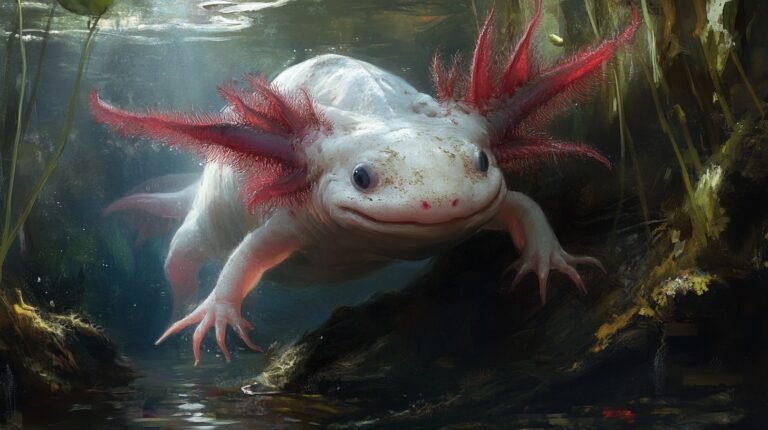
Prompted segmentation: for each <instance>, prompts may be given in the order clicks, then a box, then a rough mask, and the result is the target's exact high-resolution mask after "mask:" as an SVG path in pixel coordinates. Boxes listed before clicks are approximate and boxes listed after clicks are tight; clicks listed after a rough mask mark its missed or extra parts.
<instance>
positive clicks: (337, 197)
mask: <svg viewBox="0 0 768 430" xmlns="http://www.w3.org/2000/svg"><path fill="white" fill-rule="evenodd" d="M540 17H541V2H540V1H539V2H538V8H537V11H536V13H535V15H534V16H533V18H532V20H531V21H530V22H529V23H528V25H527V27H526V28H525V31H524V33H523V35H522V37H521V38H520V40H519V42H518V43H517V45H516V47H515V49H514V50H512V52H511V53H510V54H509V56H508V57H507V58H506V59H505V60H504V61H502V60H501V59H500V58H499V56H498V55H497V54H496V52H495V49H494V46H493V45H494V41H493V37H492V35H493V34H494V13H493V11H491V13H490V14H489V16H488V19H487V20H486V22H485V25H484V26H483V28H482V29H481V31H480V34H479V36H478V41H477V44H476V48H475V52H474V56H473V59H472V62H471V64H470V70H469V73H468V76H464V74H463V73H462V71H461V62H460V61H458V60H455V61H453V62H452V63H451V64H450V65H449V66H445V65H443V64H442V62H441V59H440V55H439V54H436V55H435V57H434V59H433V63H432V77H433V81H434V83H435V87H436V93H437V94H436V96H437V97H432V96H429V95H427V94H423V93H419V92H418V91H417V90H416V89H415V88H414V87H412V86H411V85H409V84H408V83H407V82H405V81H404V80H403V79H401V78H399V77H397V76H395V75H393V74H391V73H389V72H386V71H384V70H382V69H380V68H378V67H376V66H374V65H371V64H369V63H366V62H363V61H360V60H356V59H353V58H349V57H344V56H339V55H322V56H319V57H315V58H312V59H310V60H307V61H305V62H302V63H300V64H297V65H295V66H293V67H290V68H288V69H287V70H285V71H283V72H282V73H281V74H280V75H279V76H277V77H276V78H275V79H274V80H273V81H271V82H270V81H268V80H267V79H266V78H264V77H257V76H248V77H246V79H245V80H246V83H247V87H246V88H244V87H241V86H237V85H236V84H234V83H232V84H227V85H224V86H221V87H220V88H219V92H220V94H221V95H222V97H223V98H224V99H225V100H226V102H227V107H226V108H225V109H224V110H222V111H221V112H220V113H216V114H195V113H183V114H182V113H160V112H149V113H145V114H139V113H131V112H127V111H124V110H121V109H118V108H116V107H113V106H110V105H108V104H107V103H105V102H103V101H102V100H100V99H99V97H98V96H97V95H96V93H93V94H92V96H91V107H92V112H93V114H94V117H95V118H96V120H97V121H99V122H102V123H104V124H107V125H108V126H110V127H111V128H113V129H114V130H116V131H117V132H118V133H121V134H123V135H126V136H134V137H144V138H150V139H155V140H159V141H162V142H164V143H166V144H168V145H170V146H173V147H177V148H181V149H186V150H191V151H193V152H195V153H197V154H198V155H199V156H200V157H201V158H202V159H203V161H204V162H205V169H204V172H203V174H202V178H201V179H200V180H198V181H195V182H194V183H192V184H191V185H189V186H187V187H186V188H184V189H182V190H180V191H175V192H172V193H156V194H141V195H132V196H128V197H125V198H123V199H121V200H119V201H118V202H115V203H114V204H113V205H112V206H110V208H112V210H113V211H114V210H129V209H130V210H144V211H148V212H150V213H152V214H155V215H158V216H161V217H164V218H177V219H179V220H182V222H181V226H180V227H179V229H178V230H177V231H176V233H175V235H174V236H173V239H172V241H171V246H170V250H169V252H168V256H167V259H166V272H167V277H168V279H169V281H170V283H171V286H172V289H173V293H174V306H175V314H176V315H177V316H179V317H181V318H180V319H179V320H178V321H177V322H176V323H174V324H173V325H171V327H170V328H169V329H168V330H167V331H166V332H165V333H164V334H163V335H162V336H161V337H160V339H159V340H158V343H159V342H161V341H162V340H164V339H166V338H167V337H168V336H170V335H173V334H174V333H178V332H179V331H181V330H183V329H184V328H186V327H188V326H191V325H196V326H197V328H196V329H195V332H194V336H193V349H194V355H195V363H196V364H197V363H198V362H199V359H200V344H201V342H202V339H203V336H204V335H205V333H206V332H208V331H209V330H210V329H211V328H213V329H214V331H215V334H216V340H217V342H218V345H219V347H220V348H221V350H222V352H223V354H224V356H225V357H226V359H227V360H229V358H230V355H229V352H228V351H227V348H226V345H225V333H226V329H227V326H231V327H232V328H233V329H234V331H235V333H236V334H237V335H238V336H239V337H240V338H242V340H243V341H244V342H245V343H246V344H247V345H248V346H250V347H251V348H253V349H257V350H258V349H259V347H258V346H256V345H255V344H254V343H253V342H252V341H251V340H250V338H249V337H248V334H247V331H248V330H251V329H253V326H252V325H251V323H250V322H248V321H247V320H245V319H244V318H243V317H242V316H241V309H240V308H241V304H242V302H243V299H244V297H245V296H246V295H247V294H248V293H249V292H250V291H251V290H252V289H254V288H255V287H256V286H257V285H258V284H259V281H260V279H261V278H262V275H263V274H264V273H265V272H266V271H269V270H272V269H276V270H280V269H284V268H285V267H284V266H291V267H290V270H286V271H285V272H289V273H292V274H295V275H302V276H305V277H306V278H308V279H334V278H336V279H346V278H351V277H356V276H360V275H362V274H365V273H367V272H370V271H372V270H376V269H379V268H381V267H382V266H384V265H386V264H388V263H389V262H392V261H393V260H396V259H423V258H427V257H429V256H431V255H433V253H435V252H436V251H439V250H442V249H445V248H446V247H450V246H452V245H454V244H456V243H458V242H460V241H462V240H465V239H467V238H469V237H471V236H472V235H473V234H475V233H477V232H478V231H480V230H482V229H489V228H490V229H504V230H507V231H508V232H509V233H510V235H511V236H512V240H513V242H514V244H515V246H516V247H517V248H518V249H519V251H520V254H521V257H520V259H519V260H518V261H517V262H516V263H515V265H514V266H513V267H514V268H515V269H517V275H516V278H515V281H514V282H517V281H519V280H520V279H521V278H522V277H523V276H525V275H526V274H528V273H531V272H533V273H534V274H535V275H536V276H537V277H538V280H539V288H540V293H541V299H542V301H545V300H546V286H547V278H548V276H549V273H550V271H551V270H557V271H560V272H562V273H564V274H565V275H567V276H568V277H569V278H570V279H571V280H572V282H573V283H574V284H575V285H576V286H577V287H578V288H580V289H582V290H584V283H583V282H582V280H581V277H580V276H579V273H578V272H577V271H576V269H575V266H576V265H578V264H583V263H586V264H594V265H600V263H599V262H598V261H597V260H595V259H594V258H591V257H585V256H572V255H570V254H568V253H567V252H565V251H564V250H563V249H562V247H561V246H560V244H559V242H558V240H557V238H556V236H555V234H554V232H553V231H552V229H551V228H550V226H549V225H548V223H547V220H546V217H545V215H544V213H543V212H542V210H541V208H540V207H539V206H538V205H537V204H536V203H535V202H533V201H532V200H531V199H530V198H528V197H527V196H525V195H523V194H521V193H518V192H515V191H510V190H509V189H508V184H507V183H506V182H505V179H504V175H503V171H516V170H518V171H519V170H520V169H523V168H526V167H528V166H531V165H535V164H536V163H538V162H543V161H547V160H551V159H553V158H560V157H567V156H579V157H585V158H592V159H595V160H597V161H599V162H601V163H603V164H606V165H610V163H609V162H608V160H607V159H606V158H605V157H603V156H602V155H601V154H600V153H598V152H597V151H595V150H594V149H592V148H590V147H588V146H586V145H584V144H578V143H572V142H566V141H562V140H558V139H555V138H552V137H549V136H548V135H547V134H546V133H545V132H543V131H542V128H543V127H544V126H545V125H546V124H547V122H548V121H550V120H551V119H552V118H553V117H555V116H556V115H557V114H559V113H561V112H562V111H564V110H566V109H568V108H570V107H572V106H573V103H574V98H575V97H583V96H584V95H585V94H586V93H587V92H588V89H589V88H590V86H589V85H588V83H589V82H590V81H594V80H595V79H599V76H600V74H601V70H602V68H603V66H604V64H605V63H606V62H607V61H609V60H610V59H611V58H612V57H613V54H614V53H615V51H616V50H617V49H618V48H619V47H620V46H622V45H625V44H627V43H628V42H629V41H630V40H631V38H632V36H633V34H634V33H635V31H636V30H637V27H638V25H639V19H638V14H637V11H636V10H635V8H634V7H633V8H632V18H631V23H630V24H629V26H628V27H627V28H626V29H625V30H624V31H623V32H622V33H620V34H619V35H617V36H616V37H615V38H613V39H611V40H607V41H605V42H603V43H602V44H600V45H598V46H595V47H591V48H588V49H585V50H583V51H580V52H577V53H576V54H574V55H573V56H571V57H570V58H567V59H564V60H562V61H560V62H558V63H556V64H555V65H553V66H551V67H548V68H540V67H539V66H538V62H537V60H536V59H535V58H534V55H533V53H532V50H531V48H530V44H531V40H532V38H533V37H534V34H535V30H536V27H537V25H538V23H539V21H540ZM213 258H224V259H225V264H224V267H223V269H222V270H221V273H220V274H219V277H218V280H217V282H216V285H215V287H214V288H213V290H212V291H211V293H210V295H208V297H207V298H206V299H205V300H204V301H203V302H202V303H199V304H195V303H194V298H195V297H196V296H197V288H198V285H197V283H198V280H197V276H198V272H199V270H200V268H201V266H202V265H203V264H204V263H205V262H206V261H208V260H210V259H213ZM190 305H191V306H192V307H190V309H192V310H191V312H189V313H187V314H186V315H183V313H184V312H186V311H185V309H186V307H187V306H190Z"/></svg>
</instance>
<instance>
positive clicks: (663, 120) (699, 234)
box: [638, 60, 707, 245]
mask: <svg viewBox="0 0 768 430" xmlns="http://www.w3.org/2000/svg"><path fill="white" fill-rule="evenodd" d="M638 63H640V69H641V70H642V71H643V75H645V80H646V81H647V83H648V86H649V87H650V89H651V96H652V97H653V103H654V105H655V106H656V114H657V115H658V117H659V125H660V126H661V130H662V131H663V132H664V134H666V135H667V138H668V139H669V143H670V144H671V145H672V150H673V152H674V153H675V159H676V160H677V164H678V167H679V168H680V176H681V178H682V180H683V185H684V186H685V191H686V193H687V194H688V201H689V202H690V205H689V206H690V209H691V224H693V233H694V235H695V236H696V238H697V239H698V241H699V243H701V244H702V245H705V244H706V243H707V237H706V235H705V234H704V232H703V231H702V229H701V226H702V224H703V221H702V217H701V216H700V214H699V213H698V210H697V206H696V199H695V196H694V190H693V183H692V182H691V178H690V176H689V175H688V168H687V166H686V165H685V159H684V158H683V153H682V152H680V146H679V145H678V144H677V139H675V134H674V132H673V131H672V127H671V126H670V125H669V121H668V120H667V116H666V114H665V113H664V109H663V108H662V105H661V99H660V98H659V92H658V90H657V89H656V85H654V83H653V77H652V76H651V71H650V70H648V65H647V64H645V62H644V61H643V60H640V61H638Z"/></svg>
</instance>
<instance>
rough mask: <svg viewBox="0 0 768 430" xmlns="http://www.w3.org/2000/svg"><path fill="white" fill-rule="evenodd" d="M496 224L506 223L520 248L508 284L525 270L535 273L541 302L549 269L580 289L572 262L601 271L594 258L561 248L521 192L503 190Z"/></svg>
mask: <svg viewBox="0 0 768 430" xmlns="http://www.w3.org/2000/svg"><path fill="white" fill-rule="evenodd" d="M496 224H497V226H498V225H499V224H501V225H503V226H505V227H506V229H507V230H508V231H509V232H510V234H511V235H512V241H513V242H514V244H515V247H516V248H517V249H518V250H519V251H520V258H519V259H518V260H517V261H516V262H515V263H514V264H513V265H512V267H511V268H512V269H515V270H516V271H517V273H516V275H515V279H514V280H513V281H512V286H515V285H516V284H517V283H518V282H520V280H522V279H523V277H525V275H527V274H528V273H530V272H533V273H535V274H536V276H537V277H538V280H539V294H540V295H541V301H542V303H546V301H547V281H548V278H549V272H550V271H551V270H557V271H559V272H562V273H564V274H565V275H566V276H568V277H569V278H570V279H571V281H573V283H574V284H575V285H576V286H577V287H578V288H579V290H581V291H582V292H586V288H585V287H584V281H582V279H581V276H579V272H577V271H576V269H575V268H574V266H576V265H578V264H592V265H595V266H597V267H599V268H600V269H602V270H603V271H605V269H604V268H603V265H602V264H601V263H600V261H598V260H597V259H596V258H593V257H587V256H574V255H570V254H569V253H567V252H565V251H564V250H563V248H562V247H561V246H560V242H558V240H557V237H556V236H555V232H554V231H552V227H550V226H549V223H548V222H547V217H546V216H545V215H544V212H543V211H542V210H541V207H539V205H538V204H536V202H534V201H533V200H532V199H531V198H530V197H528V196H526V195H525V194H522V193H519V192H516V191H508V192H507V197H506V199H505V200H504V202H503V203H502V207H501V210H500V211H499V213H498V215H497V216H496Z"/></svg>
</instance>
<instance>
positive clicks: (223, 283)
mask: <svg viewBox="0 0 768 430" xmlns="http://www.w3.org/2000/svg"><path fill="white" fill-rule="evenodd" d="M276 218H277V219H276ZM281 221H283V220H281V219H280V218H279V217H273V218H272V219H270V220H269V221H267V222H266V223H265V224H264V225H263V226H261V227H259V228H258V229H256V230H253V231H252V232H250V233H249V234H247V235H246V236H245V238H244V239H243V241H242V242H240V244H239V245H238V246H237V247H236V248H235V250H234V251H233V252H232V254H231V255H230V256H229V258H228V259H227V262H226V263H225V265H224V268H223V269H222V271H221V274H220V275H219V279H218V281H217V282H216V286H215V287H214V289H213V291H211V293H210V295H208V297H207V298H206V299H205V300H204V301H203V302H202V303H200V305H198V306H197V308H195V310H193V311H192V312H191V313H190V314H189V315H187V316H186V317H184V318H183V319H181V320H179V321H178V322H176V323H174V324H173V325H172V326H171V327H170V328H168V330H166V331H165V333H163V335H162V336H161V337H160V339H158V340H157V342H156V344H159V343H161V342H162V341H164V340H165V339H166V338H168V337H169V336H171V335H173V334H175V333H178V332H179V331H181V330H183V329H184V328H186V327H188V326H190V325H192V324H196V323H197V328H196V329H195V333H194V335H193V336H192V349H193V351H194V355H195V366H197V364H198V363H199V362H200V345H201V344H202V341H203V336H205V333H206V332H207V331H208V330H210V328H211V327H214V330H215V332H216V342H217V343H218V345H219V348H220V349H221V352H222V353H223V354H224V357H225V358H226V359H227V361H230V355H229V351H228V350H227V346H226V343H225V340H226V330H227V326H228V325H229V326H232V329H233V330H234V331H235V333H237V335H238V336H239V337H240V338H241V339H242V340H243V342H245V344H246V345H248V347H250V348H251V349H253V350H256V351H261V348H260V347H259V346H257V345H256V344H254V343H253V342H252V341H251V340H250V338H249V337H248V333H247V330H252V329H253V328H254V327H253V324H251V323H250V322H248V321H247V320H246V319H244V318H243V317H242V316H241V314H240V307H241V305H242V303H243V299H245V296H246V295H248V293H249V292H250V291H251V290H252V289H253V288H254V287H256V285H258V283H259V281H260V280H261V277H262V275H263V274H264V272H266V271H267V270H269V269H271V268H273V267H275V266H277V265H278V264H280V263H282V262H283V261H285V260H286V259H287V258H288V257H290V256H291V255H292V254H293V253H294V252H296V251H297V250H298V249H299V241H298V240H296V236H295V235H294V234H293V233H291V232H290V231H289V229H287V228H285V225H284V224H285V223H281Z"/></svg>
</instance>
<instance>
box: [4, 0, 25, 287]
mask: <svg viewBox="0 0 768 430" xmlns="http://www.w3.org/2000/svg"><path fill="white" fill-rule="evenodd" d="M16 9H17V12H18V15H17V17H16V18H17V20H18V23H19V36H18V37H19V55H20V56H21V84H20V86H19V104H18V106H17V112H16V134H15V135H14V138H13V149H11V164H10V169H11V171H10V173H9V174H8V191H7V192H6V194H5V217H4V221H3V234H2V240H1V241H0V243H2V244H3V247H5V243H6V242H7V241H8V233H9V231H10V228H11V203H12V202H13V185H14V182H15V180H16V160H17V159H18V156H19V142H21V127H22V123H21V119H22V117H23V114H24V90H25V89H26V86H27V51H26V48H25V47H24V13H23V11H22V8H21V0H16ZM3 255H4V254H3ZM3 260H4V259H0V261H3ZM0 276H1V275H0ZM1 279H2V278H0V280H1Z"/></svg>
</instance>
